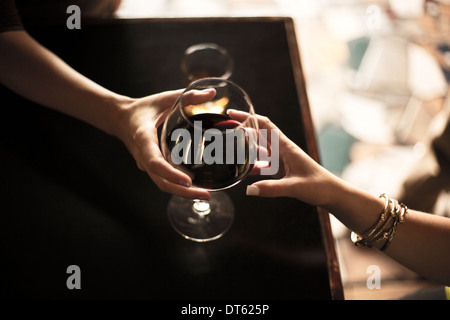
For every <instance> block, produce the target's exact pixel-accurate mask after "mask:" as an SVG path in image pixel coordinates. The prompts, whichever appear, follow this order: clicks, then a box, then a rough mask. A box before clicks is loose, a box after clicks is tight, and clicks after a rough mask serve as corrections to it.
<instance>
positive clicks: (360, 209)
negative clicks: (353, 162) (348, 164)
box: [322, 178, 385, 233]
mask: <svg viewBox="0 0 450 320" xmlns="http://www.w3.org/2000/svg"><path fill="white" fill-rule="evenodd" d="M331 184H333V185H334V186H333V187H331V188H329V190H330V192H329V194H330V197H329V198H328V202H327V203H326V204H325V205H323V206H322V207H323V208H324V209H326V210H327V211H328V212H330V213H331V214H333V215H334V216H335V217H336V218H337V219H338V220H340V221H341V222H342V223H343V224H344V225H345V226H347V227H348V228H349V229H350V230H352V231H354V232H356V233H361V232H363V231H365V230H367V228H369V227H370V226H372V225H373V224H374V223H375V222H376V221H377V219H378V217H379V215H380V212H381V211H382V210H383V208H384V205H385V203H384V200H383V199H381V198H379V197H378V196H375V195H372V194H371V193H369V192H366V191H364V190H362V189H360V188H357V187H354V186H352V185H350V184H349V183H347V182H345V181H343V180H341V179H339V178H336V180H335V181H333V182H331Z"/></svg>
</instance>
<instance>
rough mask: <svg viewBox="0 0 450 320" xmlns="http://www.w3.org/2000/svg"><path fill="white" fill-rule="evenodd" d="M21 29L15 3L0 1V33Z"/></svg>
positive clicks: (12, 1)
mask: <svg viewBox="0 0 450 320" xmlns="http://www.w3.org/2000/svg"><path fill="white" fill-rule="evenodd" d="M22 29H23V26H22V22H21V20H20V16H19V13H18V12H17V8H16V4H15V1H14V0H0V32H4V31H11V30H22Z"/></svg>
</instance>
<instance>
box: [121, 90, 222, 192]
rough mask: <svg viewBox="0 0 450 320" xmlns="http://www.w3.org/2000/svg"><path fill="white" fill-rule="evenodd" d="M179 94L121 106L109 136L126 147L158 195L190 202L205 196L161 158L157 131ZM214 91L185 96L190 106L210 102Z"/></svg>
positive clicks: (164, 93)
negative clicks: (117, 139)
mask: <svg viewBox="0 0 450 320" xmlns="http://www.w3.org/2000/svg"><path fill="white" fill-rule="evenodd" d="M182 91H183V90H176V91H166V92H162V93H158V94H154V95H151V96H147V97H144V98H140V99H133V100H132V101H131V102H128V103H127V104H126V105H124V106H123V107H122V108H121V109H122V110H121V111H120V112H119V114H118V117H116V119H117V120H116V121H115V122H116V123H117V126H116V128H117V129H116V130H114V131H115V132H113V134H115V135H116V136H117V137H118V138H119V139H120V140H122V141H123V142H124V143H125V145H126V146H127V148H128V150H129V151H130V153H131V154H132V156H133V157H134V159H135V160H136V164H137V166H138V168H139V169H141V170H143V171H145V172H147V174H148V175H149V176H150V178H151V179H152V180H153V181H154V182H155V184H156V185H157V186H158V187H159V189H160V190H161V191H164V192H168V193H172V194H175V195H178V196H182V197H185V198H191V199H202V200H207V199H209V192H208V191H206V190H203V189H198V188H194V187H192V180H191V178H190V177H189V176H188V175H187V174H185V173H183V172H181V171H179V170H177V169H175V168H174V167H173V166H172V165H170V164H169V163H168V162H167V161H166V160H165V159H164V157H163V156H162V154H161V151H160V147H159V141H158V133H157V130H158V127H159V126H160V125H161V124H162V123H163V122H164V119H165V117H166V116H167V113H168V111H169V110H170V108H171V107H172V106H173V105H174V103H175V101H176V100H177V98H178V97H179V95H180V94H181V93H182ZM214 95H215V91H214V90H204V91H198V92H196V93H195V94H194V95H192V96H189V99H192V103H202V102H206V101H209V100H211V99H212V98H213V97H214Z"/></svg>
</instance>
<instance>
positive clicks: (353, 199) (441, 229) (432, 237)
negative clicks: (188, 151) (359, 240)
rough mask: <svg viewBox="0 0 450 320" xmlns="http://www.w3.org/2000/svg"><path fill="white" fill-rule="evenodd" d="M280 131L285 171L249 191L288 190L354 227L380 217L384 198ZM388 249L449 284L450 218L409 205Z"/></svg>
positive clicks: (264, 122)
mask: <svg viewBox="0 0 450 320" xmlns="http://www.w3.org/2000/svg"><path fill="white" fill-rule="evenodd" d="M236 116H239V115H236ZM259 125H260V128H265V129H273V130H278V128H277V127H276V126H275V125H274V124H273V123H272V122H270V120H269V119H267V118H265V117H259ZM279 136H280V141H279V147H280V150H279V156H280V160H281V162H282V166H281V169H282V170H281V172H282V173H283V175H282V176H281V177H279V178H280V179H274V180H262V181H258V182H256V183H254V184H252V185H250V186H248V188H247V194H249V195H254V196H265V197H277V196H289V197H294V198H297V199H298V200H300V201H304V202H307V203H309V204H311V205H314V206H321V207H323V208H325V209H326V210H328V211H329V212H330V213H332V214H333V215H334V216H336V218H338V219H339V220H340V221H341V222H342V223H344V224H345V225H346V226H347V227H348V228H349V229H350V230H352V231H355V232H356V233H362V232H364V231H365V230H367V229H369V228H370V227H371V226H373V225H374V224H375V223H376V222H377V220H378V218H379V216H380V213H381V212H382V211H383V208H384V206H385V201H384V200H383V199H380V198H379V197H377V196H374V195H372V194H370V193H367V192H365V191H363V190H361V189H359V188H356V187H354V186H352V185H350V184H348V183H347V182H345V181H343V180H341V179H339V178H338V177H336V176H334V175H333V174H331V173H330V172H328V171H327V170H326V169H324V168H323V167H322V166H320V165H319V164H317V163H316V162H315V161H314V160H313V159H311V158H310V157H309V156H308V155H307V154H306V153H305V152H304V151H303V150H301V149H300V148H299V147H298V146H297V145H295V144H294V143H293V142H292V141H290V140H289V139H288V138H287V137H286V136H284V135H283V134H282V133H281V132H280V133H279ZM280 165H281V164H280ZM406 205H407V204H406ZM384 252H385V253H386V254H387V255H389V256H390V257H391V258H393V259H395V260H396V261H398V262H400V263H401V264H403V265H405V266H406V267H408V268H410V269H411V270H414V271H416V272H418V273H420V274H421V275H423V276H425V277H428V278H430V279H433V280H435V281H439V282H441V283H443V284H445V285H450V219H448V218H444V217H440V216H436V215H431V214H426V213H421V212H417V211H414V210H411V209H409V210H408V213H407V215H406V222H405V223H402V224H399V226H398V228H397V232H396V233H395V237H394V239H393V241H392V243H391V244H390V246H389V247H388V248H387V250H386V251H384Z"/></svg>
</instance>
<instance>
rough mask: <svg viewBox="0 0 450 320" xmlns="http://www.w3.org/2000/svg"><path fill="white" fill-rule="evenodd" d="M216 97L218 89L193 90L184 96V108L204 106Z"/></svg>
mask: <svg viewBox="0 0 450 320" xmlns="http://www.w3.org/2000/svg"><path fill="white" fill-rule="evenodd" d="M215 96H216V89H214V88H211V89H205V90H191V91H188V92H186V93H184V94H183V98H182V101H183V106H189V105H196V104H202V103H205V102H208V101H211V100H212V99H213V98H214V97H215Z"/></svg>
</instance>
